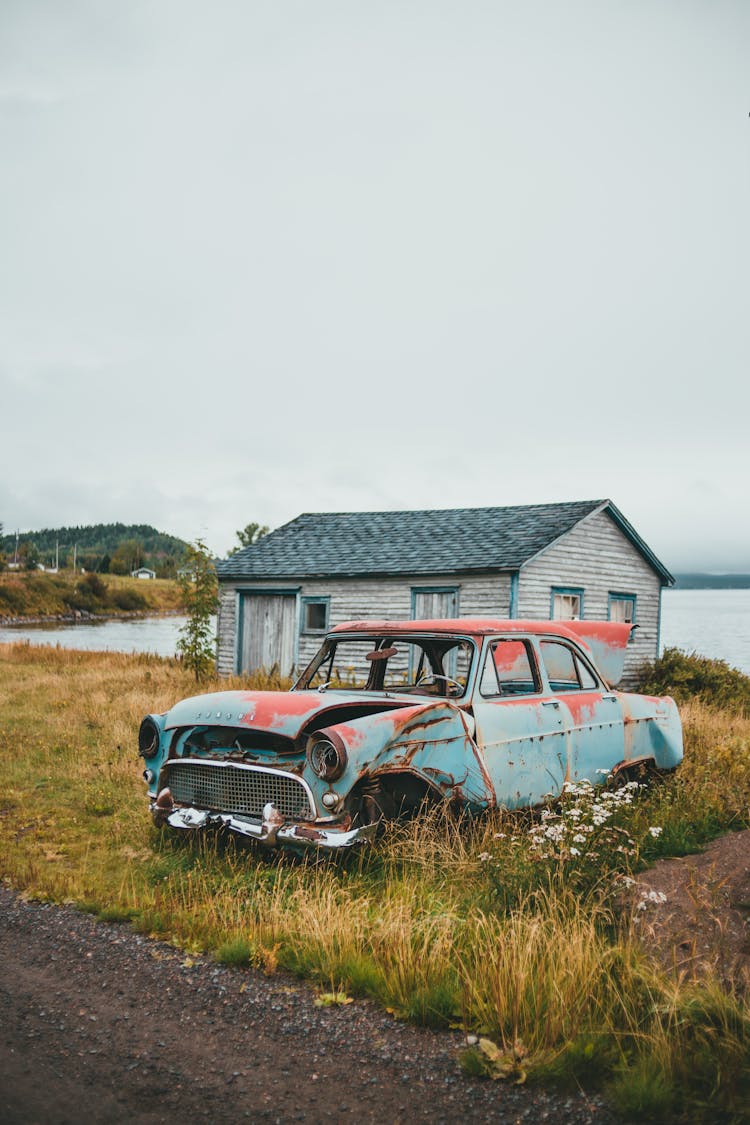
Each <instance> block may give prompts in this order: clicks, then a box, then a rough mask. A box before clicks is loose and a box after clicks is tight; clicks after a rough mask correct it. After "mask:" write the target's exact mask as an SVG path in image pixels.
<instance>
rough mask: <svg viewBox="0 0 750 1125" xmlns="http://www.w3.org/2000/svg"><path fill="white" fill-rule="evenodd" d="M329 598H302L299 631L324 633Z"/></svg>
mask: <svg viewBox="0 0 750 1125" xmlns="http://www.w3.org/2000/svg"><path fill="white" fill-rule="evenodd" d="M330 604H331V599H330V598H327V597H326V598H324V597H321V598H302V614H301V618H300V632H302V633H325V631H326V629H327V628H328V610H329V607H330Z"/></svg>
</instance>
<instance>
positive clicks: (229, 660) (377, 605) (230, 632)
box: [217, 574, 510, 676]
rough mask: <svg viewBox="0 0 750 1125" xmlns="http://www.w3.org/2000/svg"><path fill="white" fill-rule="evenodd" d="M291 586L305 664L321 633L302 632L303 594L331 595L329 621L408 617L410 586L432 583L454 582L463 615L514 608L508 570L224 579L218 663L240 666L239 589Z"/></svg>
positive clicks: (298, 660)
mask: <svg viewBox="0 0 750 1125" xmlns="http://www.w3.org/2000/svg"><path fill="white" fill-rule="evenodd" d="M269 586H272V587H273V588H275V589H282V588H285V587H289V588H291V589H295V590H298V591H299V597H298V606H297V630H296V633H297V647H296V655H295V664H296V667H297V668H298V669H301V668H304V667H305V665H306V664H308V663H309V661H310V660H311V659H312V657H313V656H314V655H315V653H316V652H317V650H318V648H319V647H320V641H321V634H320V633H303V632H300V621H301V616H300V615H301V604H302V603H301V599H302V598H303V597H313V598H315V597H319V598H324V597H328V598H330V618H329V627H330V628H332V627H333V626H334V625H339V624H341V622H342V621H358V620H361V619H365V618H376V619H381V620H382V619H389V620H395V621H404V620H409V619H410V618H411V616H412V589H413V588H415V587H416V588H420V589H421V588H424V587H429V586H456V587H457V588H458V614H459V616H461V617H507V616H508V614H509V612H510V578H509V576H508V575H506V574H492V575H479V576H471V577H468V578H467V577H466V576H461V577H459V578H455V577H452V576H451V575H435V576H433V577H429V578H425V577H424V576H421V575H420V576H419V577H415V578H403V577H398V578H382V579H368V580H363V579H355V578H350V579H337V580H335V581H325V580H321V581H317V580H315V581H310V582H303V583H299V582H295V583H292V582H289V583H287V582H252V583H251V582H240V581H237V582H222V583H221V587H220V596H219V616H218V626H217V630H218V645H217V652H218V669H219V673H220V674H221V675H224V676H227V675H231V674H233V673H234V672H235V671H236V668H237V625H238V617H237V602H238V591H244V592H247V593H250V592H252V590H253V589H258V590H264V589H267V588H268V587H269Z"/></svg>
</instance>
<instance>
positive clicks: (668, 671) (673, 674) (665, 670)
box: [635, 648, 750, 713]
mask: <svg viewBox="0 0 750 1125" xmlns="http://www.w3.org/2000/svg"><path fill="white" fill-rule="evenodd" d="M635 690H636V691H639V692H643V693H644V694H646V695H671V696H672V698H673V699H674V700H675V701H676V702H677V703H687V702H688V701H689V700H691V699H700V700H701V702H702V703H706V704H708V705H709V706H710V707H720V708H724V709H728V710H731V711H735V712H737V711H739V712H744V713H750V676H745V675H744V674H743V673H742V672H740V671H738V670H737V669H736V668H731V667H730V666H729V665H728V664H727V662H726V661H725V660H711V659H709V658H708V657H707V656H699V655H698V654H697V653H686V652H682V651H681V650H680V649H678V648H667V649H665V650H664V654H663V655H662V656H661V657H660V658H659V659H658V660H655V661H654V662H653V663H651V664H645V665H643V667H642V668H641V671H640V675H639V678H638V684H637V686H636V688H635Z"/></svg>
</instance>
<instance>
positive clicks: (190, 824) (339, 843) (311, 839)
mask: <svg viewBox="0 0 750 1125" xmlns="http://www.w3.org/2000/svg"><path fill="white" fill-rule="evenodd" d="M265 812H266V810H265V809H264V814H265ZM274 814H275V815H274ZM151 815H152V816H153V818H154V823H155V824H156V825H157V826H161V825H168V826H169V827H170V828H182V829H184V830H187V831H189V830H193V831H196V830H199V829H209V828H225V829H229V831H230V832H235V833H236V834H237V835H239V836H245V837H246V838H248V839H250V840H255V841H256V843H258V844H262V845H263V846H264V847H266V848H290V849H292V850H294V851H306V850H308V849H310V848H313V849H317V850H320V851H327V852H338V851H344V850H346V849H347V848H351V847H355V846H356V845H358V844H363V843H366V842H367V841H369V840H371V839H372V838H373V837H374V835H375V832H376V827H377V826H376V825H374V824H367V825H362V826H361V827H360V828H348V829H337V828H336V827H335V826H333V825H330V826H329V825H324V826H321V825H314V824H284V823H283V822H280V821H281V818H280V817H279V816H278V814H277V813H275V810H273V813H271V815H268V816H266V815H264V818H263V820H262V822H260V823H259V822H258V821H257V820H252V819H251V818H250V817H247V816H241V815H239V814H236V813H222V812H211V811H208V810H206V809H196V808H191V807H189V806H184V805H181V806H179V807H173V808H172V809H165V808H163V807H160V806H159V805H158V804H157V803H156V802H152V804H151Z"/></svg>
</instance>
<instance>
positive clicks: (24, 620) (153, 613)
mask: <svg viewBox="0 0 750 1125" xmlns="http://www.w3.org/2000/svg"><path fill="white" fill-rule="evenodd" d="M184 616H185V613H184V611H183V610H181V609H162V610H158V609H150V610H142V609H135V610H123V611H122V612H121V613H89V612H88V610H85V609H74V610H71V611H70V612H69V613H50V614H45V615H42V614H37V615H25V616H19V617H0V629H12V628H13V627H14V626H17V627H18V628H24V627H27V626H30V625H91V624H97V623H99V622H105V621H133V620H136V619H138V618H141V619H145V618H148V617H184Z"/></svg>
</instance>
